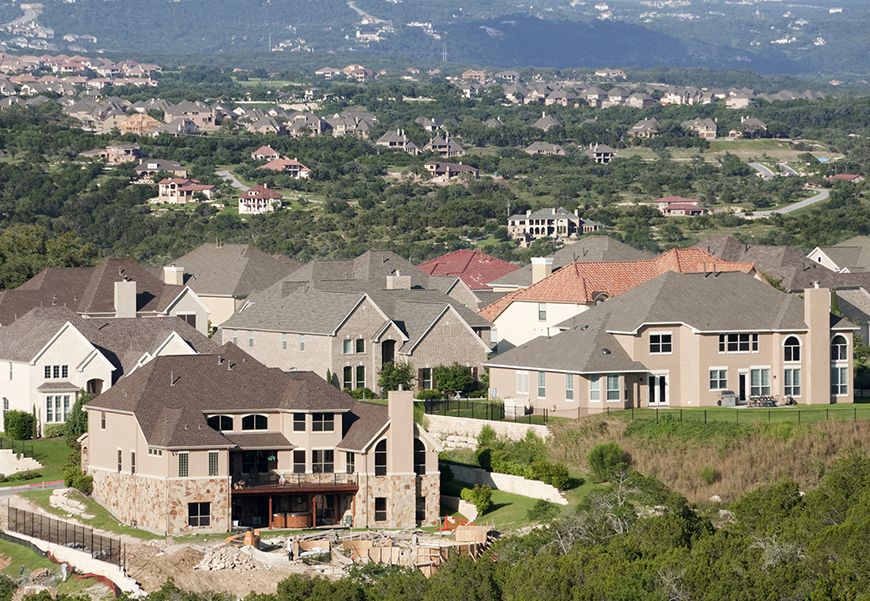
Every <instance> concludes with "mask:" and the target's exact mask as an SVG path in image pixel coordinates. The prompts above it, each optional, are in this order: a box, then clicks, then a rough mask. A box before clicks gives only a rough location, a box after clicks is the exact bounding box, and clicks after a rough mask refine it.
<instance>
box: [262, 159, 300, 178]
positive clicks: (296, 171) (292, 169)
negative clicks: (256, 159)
mask: <svg viewBox="0 0 870 601" xmlns="http://www.w3.org/2000/svg"><path fill="white" fill-rule="evenodd" d="M258 168H259V169H268V170H270V171H282V172H284V173H286V174H287V175H292V176H293V177H295V178H296V179H300V178H306V177H308V174H309V173H311V169H309V168H308V167H306V166H305V165H303V164H302V163H300V162H299V161H297V160H296V159H285V158H277V159H272V160H271V161H269V162H268V163H266V164H265V165H262V166H260V167H258Z"/></svg>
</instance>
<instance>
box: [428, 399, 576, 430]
mask: <svg viewBox="0 0 870 601" xmlns="http://www.w3.org/2000/svg"><path fill="white" fill-rule="evenodd" d="M417 402H419V403H422V404H423V412H424V413H426V414H428V415H448V416H451V417H470V418H472V419H484V420H492V421H497V422H516V423H521V424H539V425H543V424H548V423H550V418H553V417H570V418H575V417H577V411H576V410H570V411H556V410H553V409H547V408H541V407H533V408H529V412H528V413H520V412H518V411H516V409H515V408H514V407H510V409H511V410H513V411H514V413H511V412H510V411H505V405H504V403H502V402H499V401H485V400H475V399H429V400H425V401H417ZM520 409H522V407H520Z"/></svg>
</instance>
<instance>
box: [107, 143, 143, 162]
mask: <svg viewBox="0 0 870 601" xmlns="http://www.w3.org/2000/svg"><path fill="white" fill-rule="evenodd" d="M139 154H140V150H139V145H138V144H111V145H109V146H106V158H107V160H108V163H109V164H110V165H117V164H118V163H130V162H132V161H135V160H136V159H137V158H139Z"/></svg>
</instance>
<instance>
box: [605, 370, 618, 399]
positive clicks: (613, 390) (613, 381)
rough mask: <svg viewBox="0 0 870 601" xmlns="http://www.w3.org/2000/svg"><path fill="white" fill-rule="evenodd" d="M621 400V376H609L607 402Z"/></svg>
mask: <svg viewBox="0 0 870 601" xmlns="http://www.w3.org/2000/svg"><path fill="white" fill-rule="evenodd" d="M618 400H619V376H618V375H616V374H607V401H608V402H610V401H618Z"/></svg>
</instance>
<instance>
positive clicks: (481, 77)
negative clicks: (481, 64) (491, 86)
mask: <svg viewBox="0 0 870 601" xmlns="http://www.w3.org/2000/svg"><path fill="white" fill-rule="evenodd" d="M462 79H464V80H466V81H476V82H477V83H486V80H487V77H486V73H485V72H483V71H475V70H474V69H469V70H467V71H466V72H465V73H463V74H462Z"/></svg>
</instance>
